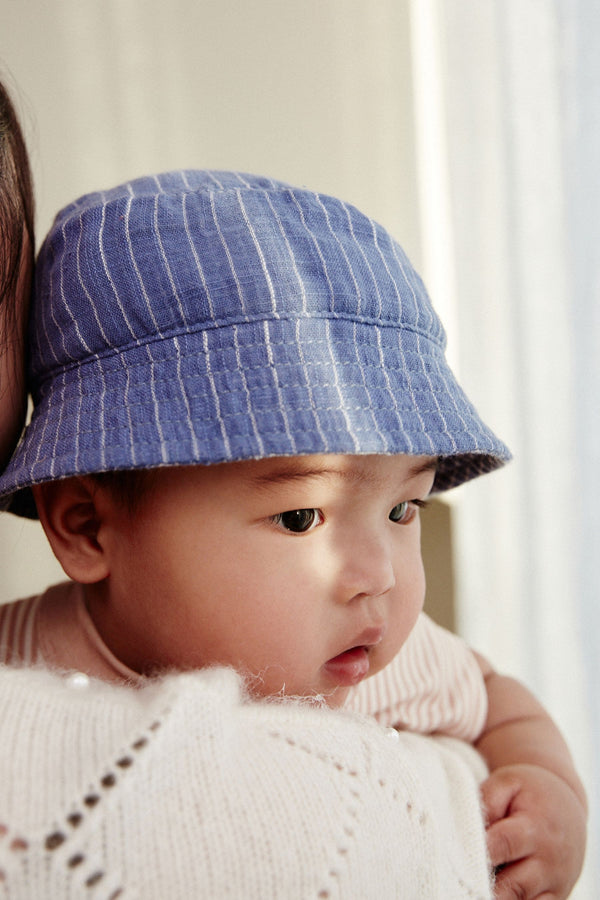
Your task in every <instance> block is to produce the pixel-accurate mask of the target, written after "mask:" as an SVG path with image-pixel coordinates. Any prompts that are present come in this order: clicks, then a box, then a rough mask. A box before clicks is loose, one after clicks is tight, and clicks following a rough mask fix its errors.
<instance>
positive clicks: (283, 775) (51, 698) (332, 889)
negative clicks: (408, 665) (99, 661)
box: [0, 668, 491, 900]
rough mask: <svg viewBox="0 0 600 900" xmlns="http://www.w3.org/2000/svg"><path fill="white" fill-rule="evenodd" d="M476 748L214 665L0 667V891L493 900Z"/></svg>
mask: <svg viewBox="0 0 600 900" xmlns="http://www.w3.org/2000/svg"><path fill="white" fill-rule="evenodd" d="M470 753H471V751H470V748H468V747H467V746H466V745H464V744H459V743H458V742H457V741H454V740H452V739H448V738H446V739H437V740H436V739H433V738H431V737H422V736H418V735H413V734H408V733H401V734H397V733H396V732H391V731H389V730H387V729H383V728H381V726H379V725H377V724H375V723H374V722H372V721H369V720H367V719H362V718H358V717H357V716H356V715H355V714H352V713H348V712H343V711H342V712H332V711H330V710H327V709H318V708H315V707H314V706H308V705H296V704H294V703H291V702H286V703H279V702H270V703H269V702H263V703H256V702H247V701H246V700H245V699H244V697H243V694H242V690H241V686H240V682H239V679H238V677H237V676H236V675H235V674H234V673H233V672H231V671H229V670H225V669H213V670H205V671H202V672H197V673H194V674H181V675H173V676H169V677H166V678H165V679H163V680H161V681H157V682H156V683H153V684H151V685H149V686H147V687H144V688H140V689H131V688H127V687H120V686H114V685H107V684H104V683H100V682H96V681H92V680H90V679H87V678H86V677H85V676H77V675H71V676H69V677H68V678H60V677H59V676H57V675H54V674H50V673H48V672H43V671H36V670H31V669H7V668H1V669H0V898H11V900H46V898H48V900H63V898H65V900H67V898H69V900H71V898H77V900H80V898H85V900H88V898H89V900H113V898H117V897H121V898H123V900H132V898H139V900H154V898H156V900H194V898H210V900H219V898H236V900H237V898H240V900H255V898H256V900H259V898H260V900H270V898H273V900H287V898H290V900H295V898H303V900H308V898H314V900H323V898H342V900H354V898H356V900H369V898H373V900H386V898H406V900H436V898H440V900H442V898H443V900H453V898H467V897H469V898H489V897H491V890H490V885H489V882H488V874H487V865H486V854H485V840H484V831H483V825H482V819H481V814H480V809H479V803H478V794H477V785H476V778H475V775H474V771H475V769H474V766H475V759H476V756H475V754H473V756H470ZM465 754H466V755H465Z"/></svg>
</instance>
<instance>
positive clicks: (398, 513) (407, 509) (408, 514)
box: [389, 500, 427, 525]
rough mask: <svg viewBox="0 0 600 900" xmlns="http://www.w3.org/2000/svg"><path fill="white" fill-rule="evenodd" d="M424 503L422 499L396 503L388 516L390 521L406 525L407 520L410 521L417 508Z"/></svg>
mask: <svg viewBox="0 0 600 900" xmlns="http://www.w3.org/2000/svg"><path fill="white" fill-rule="evenodd" d="M426 505H427V504H426V503H425V501H424V500H405V501H404V502H403V503H397V504H396V506H394V508H393V509H392V511H391V512H390V515H389V518H390V520H391V521H392V522H397V523H398V524H400V525H407V524H408V523H409V522H412V520H413V519H414V517H415V515H416V513H417V510H418V509H423V508H424V507H425V506H426Z"/></svg>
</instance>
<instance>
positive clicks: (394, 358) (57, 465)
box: [0, 171, 586, 896]
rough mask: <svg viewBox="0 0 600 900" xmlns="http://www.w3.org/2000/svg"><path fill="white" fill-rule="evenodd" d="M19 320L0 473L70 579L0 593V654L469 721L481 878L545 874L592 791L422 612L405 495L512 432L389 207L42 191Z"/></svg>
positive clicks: (527, 702)
mask: <svg viewBox="0 0 600 900" xmlns="http://www.w3.org/2000/svg"><path fill="white" fill-rule="evenodd" d="M30 341H31V366H30V368H31V371H30V382H31V388H32V393H33V398H34V403H35V409H34V413H33V418H32V421H31V424H30V425H29V427H28V428H27V430H26V433H25V436H24V438H23V440H22V442H21V444H20V445H19V447H18V449H17V452H16V453H15V455H14V457H13V459H12V461H11V463H10V465H9V467H8V469H7V470H6V472H5V474H4V476H3V477H2V479H0V498H4V502H5V504H6V505H8V504H10V507H11V509H12V510H13V511H14V512H17V513H20V514H22V515H35V512H36V510H37V514H39V517H40V519H41V521H42V524H43V526H44V529H45V531H46V534H47V536H48V538H49V540H50V543H51V545H52V547H53V550H54V552H55V554H56V556H57V558H58V559H59V561H60V562H61V564H62V566H63V568H64V569H65V571H66V573H67V574H68V575H69V576H70V578H71V579H72V581H71V582H70V583H68V584H65V585H59V586H55V587H54V588H51V589H50V590H49V591H48V592H46V594H44V595H42V596H41V597H38V598H33V599H30V600H27V601H19V602H17V603H15V604H11V605H10V606H8V607H6V608H5V609H4V610H3V611H2V617H1V619H0V644H1V646H2V651H1V656H0V659H1V660H2V661H4V662H8V663H14V662H20V663H23V662H25V663H32V662H40V661H43V662H44V663H45V664H46V665H48V666H52V667H57V668H61V669H76V670H80V671H83V672H86V673H88V674H91V675H96V676H99V677H101V678H105V679H107V680H121V681H125V682H130V683H132V684H133V685H135V684H138V683H140V682H141V681H142V680H144V679H146V678H149V677H152V676H153V675H155V674H156V673H160V672H163V671H165V670H168V669H196V668H202V667H206V666H211V665H212V666H214V665H220V666H231V667H233V668H235V669H236V670H238V671H239V672H240V673H242V675H243V676H244V677H245V679H246V683H247V685H248V688H249V690H250V691H251V693H253V694H255V695H257V696H272V695H277V696H281V697H289V696H301V697H308V698H313V699H314V700H316V701H317V702H320V703H325V704H327V705H329V706H334V707H338V706H342V705H345V706H349V707H351V708H353V709H359V710H361V711H363V712H368V713H370V714H371V715H374V716H376V717H377V718H379V719H380V721H384V722H386V723H387V724H393V725H395V726H396V727H400V728H409V729H414V730H416V731H423V732H427V733H433V732H443V733H446V734H450V735H454V736H460V737H463V738H464V739H466V740H468V741H469V742H471V743H473V744H474V745H475V746H476V747H477V748H478V749H479V750H480V752H481V753H482V754H483V756H484V758H485V760H486V762H487V764H488V766H489V768H490V777H489V779H488V780H487V781H486V783H485V784H484V786H483V795H484V801H485V804H486V809H487V814H488V821H489V824H490V828H489V832H488V844H489V852H490V857H491V862H492V864H493V865H495V866H498V867H502V870H501V871H500V872H499V875H498V880H497V892H498V896H512V894H511V893H509V892H510V891H511V890H512V887H514V885H517V884H518V885H519V886H520V888H519V889H520V890H521V891H522V895H523V896H537V895H538V894H539V893H541V892H542V891H543V890H545V891H554V893H555V895H556V896H566V893H565V892H566V891H568V890H569V889H570V887H571V886H572V884H573V883H574V881H575V880H576V878H577V875H578V873H579V869H580V867H581V862H582V855H583V845H584V835H585V815H586V814H585V795H584V793H583V789H582V788H581V785H580V783H579V780H578V778H577V775H576V774H575V772H574V770H573V766H572V763H571V759H570V756H569V753H568V751H567V749H566V747H565V745H564V743H563V741H562V738H561V737H560V735H559V734H558V732H557V731H556V729H555V727H554V726H553V724H552V722H551V721H550V719H549V718H548V716H547V714H545V712H544V711H543V709H542V708H541V707H540V705H539V704H538V703H537V702H536V701H535V700H534V699H533V698H532V697H531V696H530V694H529V693H528V692H527V691H526V690H525V689H524V688H523V687H522V686H520V685H518V684H517V683H516V682H514V681H512V680H511V679H506V678H503V677H501V676H499V675H497V674H496V673H494V672H492V670H491V668H490V667H489V665H488V664H487V663H486V662H485V661H484V660H481V659H479V658H478V657H476V655H475V654H472V653H471V652H470V651H468V650H467V648H465V647H464V645H463V644H462V642H460V641H459V640H458V639H457V638H455V637H453V636H452V635H449V634H448V633H447V632H444V631H443V630H441V629H439V628H437V627H436V626H434V625H433V623H431V622H430V620H428V619H427V618H426V617H425V616H424V615H423V614H422V612H421V611H422V606H423V601H424V594H425V580H424V574H423V567H422V561H421V553H420V540H419V539H420V523H419V516H420V509H421V507H422V506H423V505H424V504H425V503H426V498H427V497H428V496H429V494H430V493H431V492H432V491H433V492H436V491H443V490H446V489H448V488H451V487H454V486H456V485H458V484H461V483H463V482H465V481H467V480H468V479H471V478H473V477H475V476H477V475H480V474H483V473H486V472H489V471H491V470H493V469H495V468H497V467H498V466H499V465H501V464H502V463H503V462H505V461H506V460H507V459H508V458H509V453H508V451H507V449H506V448H505V446H504V445H503V444H502V443H501V442H500V441H499V440H498V439H497V438H496V437H495V435H494V434H493V433H492V432H491V431H490V430H489V429H488V428H487V427H486V426H485V425H484V424H483V422H482V421H481V419H480V418H479V416H478V415H477V413H476V411H475V409H474V408H473V406H472V405H471V404H470V403H469V401H468V400H467V398H466V397H465V395H464V393H463V392H462V390H461V389H460V387H459V386H458V384H457V383H456V381H455V379H454V376H453V374H452V372H451V371H450V369H449V367H448V365H447V363H446V361H445V358H444V344H445V339H444V333H443V329H442V326H441V324H440V322H439V320H438V318H437V316H436V314H435V312H434V310H433V308H432V306H431V304H430V301H429V299H428V297H427V294H426V292H425V289H424V286H423V284H422V282H421V280H420V279H419V277H418V275H417V274H416V273H415V272H414V270H413V269H412V267H411V266H410V263H409V261H408V260H407V258H406V256H405V255H404V253H403V252H402V250H401V248H400V247H399V246H398V245H397V244H396V243H395V242H394V241H393V240H392V238H391V237H390V236H389V235H388V234H387V232H386V231H385V230H384V229H382V228H381V227H380V226H378V225H377V224H376V223H374V222H373V221H372V220H370V219H369V218H367V217H366V216H364V215H362V214H361V213H360V212H359V211H358V210H356V209H354V208H353V207H351V206H349V205H347V204H344V203H343V202H341V201H339V200H336V199H334V198H331V197H326V196H323V195H319V194H315V193H313V192H310V191H307V190H300V189H294V188H291V187H290V186H288V185H285V184H282V183H279V182H275V181H273V180H271V179H268V178H257V177H254V176H247V175H239V174H233V173H224V172H199V171H187V172H173V173H166V174H164V175H161V176H156V177H153V178H141V179H138V180H136V181H133V182H130V183H128V184H126V185H123V186H121V187H117V188H115V189H113V190H111V191H107V192H104V193H96V194H91V195H88V196H86V197H84V198H81V199H80V200H79V201H76V202H75V203H74V204H72V205H71V206H69V207H67V208H66V209H65V210H63V211H62V212H61V213H59V215H58V217H57V219H56V220H55V223H54V225H53V227H52V229H51V231H50V234H49V235H48V237H47V239H46V241H45V243H44V245H43V247H42V249H41V251H40V256H39V259H38V268H37V276H36V306H35V308H34V310H33V315H32V323H31V332H30ZM32 496H33V497H34V498H35V506H34V504H33V502H32ZM368 676H369V677H368ZM371 676H372V677H371ZM488 702H489V705H488ZM503 891H504V893H503Z"/></svg>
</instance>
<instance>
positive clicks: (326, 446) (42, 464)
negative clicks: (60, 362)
mask: <svg viewBox="0 0 600 900" xmlns="http://www.w3.org/2000/svg"><path fill="white" fill-rule="evenodd" d="M322 453H349V454H370V453H373V454H408V455H412V456H417V455H418V456H421V455H424V456H434V457H438V459H439V465H438V470H437V475H436V479H435V484H434V490H435V491H443V490H447V489H449V488H452V487H455V486H457V485H459V484H461V483H463V482H465V481H467V480H469V479H471V478H474V477H475V476H477V475H481V474H484V473H486V472H489V471H492V470H493V469H495V468H497V467H498V466H500V465H502V464H503V463H504V462H506V461H507V460H508V459H510V453H509V451H508V449H507V448H506V447H505V446H504V444H503V443H502V442H501V441H499V440H498V438H496V436H495V435H494V434H493V432H492V431H491V430H490V429H489V428H488V427H487V426H486V425H485V424H484V423H483V422H482V420H481V419H480V417H479V415H478V414H477V412H476V410H475V408H474V407H473V405H472V404H471V403H470V401H469V400H468V399H467V397H466V396H465V394H464V393H463V391H462V389H461V388H460V386H459V385H458V384H457V382H456V380H455V378H454V376H453V374H452V372H451V370H450V368H449V367H448V365H447V363H446V360H445V357H444V354H443V349H442V347H441V346H440V345H439V344H438V343H437V342H435V341H432V340H431V339H429V338H428V337H427V336H426V335H424V334H421V333H419V332H417V331H410V330H406V329H404V330H400V329H398V328H394V327H386V326H381V325H379V324H375V323H373V322H372V321H371V322H365V321H360V320H358V319H356V320H351V319H348V318H332V317H323V318H318V317H314V316H311V317H306V318H302V317H298V318H292V319H275V320H264V321H253V322H239V323H236V324H231V325H228V326H221V327H219V328H212V329H203V330H198V331H194V332H189V331H188V332H182V333H174V334H172V335H170V336H165V335H164V334H163V335H161V337H160V339H159V340H155V341H147V342H145V343H143V344H136V345H132V346H131V347H129V348H126V349H123V348H121V349H120V350H119V352H118V353H110V352H108V353H105V354H103V355H97V356H95V357H93V358H92V359H88V360H86V361H85V363H82V364H78V365H74V366H73V367H69V368H65V369H63V370H62V371H61V373H60V374H59V375H58V376H56V377H54V378H53V380H52V381H51V382H47V383H45V384H43V385H42V386H41V389H40V396H39V397H38V398H37V402H36V406H35V409H34V412H33V415H32V419H31V422H30V424H29V426H28V427H27V429H26V431H25V434H24V437H23V439H22V441H21V443H20V445H19V447H18V449H17V451H16V453H15V455H14V457H13V459H12V461H11V463H10V465H9V467H8V469H7V470H6V472H5V473H4V475H3V476H2V478H1V479H0V502H2V498H4V504H5V506H6V505H7V502H8V504H9V508H10V509H11V511H13V512H16V513H17V514H19V515H24V516H33V515H34V514H35V513H34V507H33V505H32V501H31V497H30V496H29V497H28V495H29V491H28V490H27V489H29V488H30V487H31V486H32V485H34V484H37V483H41V482H44V481H48V480H55V479H58V478H65V477H68V476H73V475H84V474H91V473H96V472H105V471H111V470H120V469H136V468H154V467H158V466H170V465H192V464H206V465H208V464H216V463H222V462H230V461H239V460H247V459H262V458H266V457H274V456H298V455H310V454H322ZM13 495H14V496H13Z"/></svg>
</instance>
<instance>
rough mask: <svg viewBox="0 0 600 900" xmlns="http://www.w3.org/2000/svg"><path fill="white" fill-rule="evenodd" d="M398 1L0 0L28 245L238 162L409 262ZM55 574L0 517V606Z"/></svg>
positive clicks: (407, 72) (410, 150)
mask: <svg viewBox="0 0 600 900" xmlns="http://www.w3.org/2000/svg"><path fill="white" fill-rule="evenodd" d="M408 5H409V4H408V0H378V2H377V3H371V2H367V0H325V2H323V0H297V2H294V3H291V2H288V0H255V2H252V3H240V2H239V0H170V2H169V3H165V2H164V0H160V2H158V0H85V2H82V0H61V2H60V3H47V4H45V3H41V2H39V0H19V2H16V0H0V16H1V26H2V27H1V28H0V65H1V67H2V72H3V75H4V77H8V79H9V84H11V85H12V86H15V84H16V87H17V90H18V93H17V96H16V100H17V103H18V106H19V108H20V110H21V113H22V116H23V120H24V125H25V129H26V132H27V136H28V142H29V147H30V151H31V156H32V161H33V168H34V174H35V181H36V189H37V198H38V236H39V238H41V237H43V234H44V233H45V231H46V230H47V228H48V227H49V224H50V222H51V219H52V216H53V215H54V213H55V212H56V211H57V209H58V208H59V207H60V206H62V205H63V204H65V203H67V202H69V201H70V200H72V199H74V198H75V197H76V196H78V195H79V194H81V193H84V192H85V191H88V190H93V189H97V188H104V187H110V186H111V185H113V184H116V183H118V182H120V181H122V180H125V179H126V178H128V177H130V176H135V175H140V174H143V173H148V172H153V171H161V170H164V169H168V168H175V167H180V166H190V167H213V168H239V169H242V170H246V171H253V172H264V173H267V174H269V175H273V176H275V177H279V178H282V179H285V180H289V181H291V182H292V183H297V184H306V185H309V186H310V187H314V188H316V189H319V190H323V191H326V192H329V193H332V194H338V195H340V196H343V197H344V198H346V199H348V200H350V201H352V202H354V203H356V204H357V205H358V206H360V207H361V208H363V209H364V210H365V211H366V212H368V213H370V214H371V215H373V216H374V217H375V218H377V219H379V220H380V221H382V222H383V224H385V225H387V226H388V227H389V228H390V229H391V230H392V231H393V233H394V234H395V235H396V236H397V237H398V239H399V240H400V241H401V242H402V243H403V244H404V246H405V247H406V249H407V251H408V252H409V255H411V256H412V257H413V259H414V260H415V262H416V263H417V264H418V263H419V240H418V219H417V213H416V210H417V194H416V177H415V152H414V134H413V132H414V129H413V110H412V104H411V96H412V93H411V60H410V53H409V20H408ZM59 575H60V570H59V569H58V566H57V564H56V563H55V562H54V560H53V558H52V557H51V555H50V552H49V550H48V549H47V547H46V543H45V540H44V538H43V536H42V535H41V529H40V528H39V526H38V525H35V524H31V523H24V522H21V521H19V520H17V519H15V518H14V517H12V516H7V515H5V516H0V602H2V601H6V600H10V599H13V598H15V597H17V596H23V595H25V594H29V593H32V592H35V591H36V590H37V589H38V588H40V587H42V586H43V585H45V584H46V583H48V582H49V581H51V580H52V579H55V578H56V577H58V576H59Z"/></svg>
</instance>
